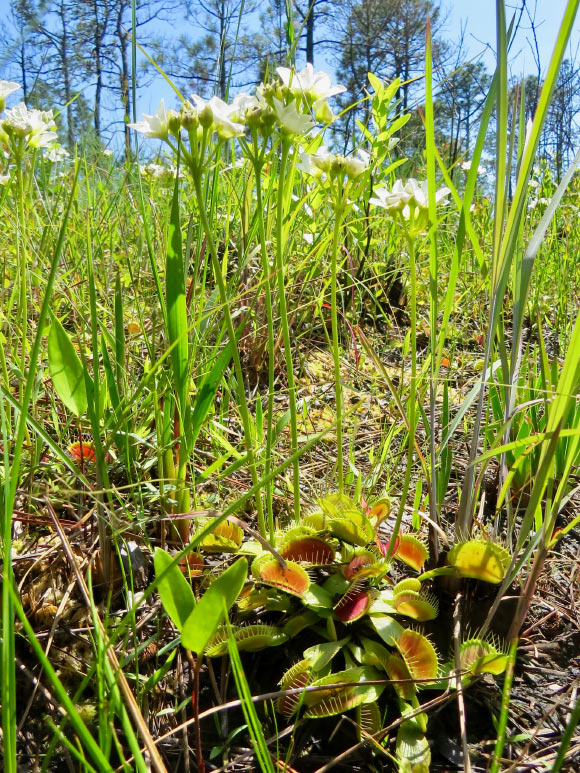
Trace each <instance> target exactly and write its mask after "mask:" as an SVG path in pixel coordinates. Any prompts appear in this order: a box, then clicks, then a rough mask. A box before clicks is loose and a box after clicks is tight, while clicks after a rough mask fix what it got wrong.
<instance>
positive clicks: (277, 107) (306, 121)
mask: <svg viewBox="0 0 580 773" xmlns="http://www.w3.org/2000/svg"><path fill="white" fill-rule="evenodd" d="M272 102H273V107H274V112H275V113H276V118H277V119H278V123H279V124H280V128H281V129H282V131H284V132H286V133H287V134H306V132H307V131H310V129H312V128H313V126H314V125H315V124H314V121H313V120H312V119H311V118H310V116H308V115H300V114H299V113H298V111H297V110H296V102H291V103H290V104H289V105H284V104H283V103H282V102H280V100H279V99H276V97H273V99H272Z"/></svg>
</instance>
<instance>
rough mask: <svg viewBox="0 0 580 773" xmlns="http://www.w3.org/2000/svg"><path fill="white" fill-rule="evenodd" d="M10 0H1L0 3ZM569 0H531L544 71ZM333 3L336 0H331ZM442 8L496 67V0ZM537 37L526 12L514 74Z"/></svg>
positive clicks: (579, 31)
mask: <svg viewBox="0 0 580 773" xmlns="http://www.w3.org/2000/svg"><path fill="white" fill-rule="evenodd" d="M4 2H6V0H0V5H1V4H2V3H4ZM507 3H508V7H507V10H506V15H507V21H508V24H509V21H510V19H511V16H512V14H513V12H514V10H513V9H514V7H515V8H517V7H519V6H520V4H521V2H520V0H507ZM566 3H567V0H527V3H526V5H527V6H529V7H530V13H531V14H532V18H534V19H535V25H536V35H537V39H538V47H539V51H540V62H541V66H542V71H545V69H546V67H547V64H548V61H549V59H550V55H551V52H552V49H553V46H554V42H555V40H556V37H557V34H558V28H559V26H560V23H561V21H562V17H563V15H564V10H565V8H566ZM330 5H332V0H330ZM441 7H442V11H443V13H444V15H445V17H446V22H445V27H444V37H446V38H447V39H449V40H451V41H458V40H459V38H460V36H461V33H462V30H463V31H464V45H465V51H466V56H465V58H468V57H474V58H479V57H482V58H483V60H484V62H485V63H486V65H487V67H488V68H489V69H490V70H493V68H494V66H495V56H494V50H495V37H496V30H495V0H442V1H441ZM579 41H580V16H579V18H578V20H577V22H576V31H575V34H574V36H573V40H572V42H571V46H570V55H571V56H573V55H574V51H575V49H576V46H578V43H579ZM532 45H533V37H532V34H531V25H530V22H529V18H528V17H527V16H526V15H524V17H523V18H522V21H521V24H520V29H519V32H518V35H517V38H516V41H515V43H514V45H513V47H512V50H511V55H510V66H511V72H512V74H513V75H514V76H520V75H521V74H522V73H530V72H536V65H535V63H534V57H533V54H532ZM299 64H302V63H301V62H299ZM315 65H316V67H317V69H326V70H327V71H329V72H332V70H333V67H332V63H331V62H330V61H327V60H326V59H325V57H324V55H319V57H318V59H317V60H316V61H315ZM167 93H168V91H167V85H166V84H164V83H163V82H161V81H160V82H159V83H156V84H154V85H153V87H152V88H150V89H148V93H147V94H146V95H142V97H141V109H142V110H144V111H145V112H154V111H155V110H156V108H157V106H158V104H159V100H160V98H161V97H162V96H163V95H164V94H167Z"/></svg>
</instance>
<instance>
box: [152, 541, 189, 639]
mask: <svg viewBox="0 0 580 773" xmlns="http://www.w3.org/2000/svg"><path fill="white" fill-rule="evenodd" d="M153 565H154V566H155V577H156V578H157V588H158V590H159V595H160V596H161V603H162V604H163V608H164V609H165V611H166V612H167V614H168V615H169V618H170V619H171V621H172V622H173V623H174V624H175V626H176V628H177V629H178V631H179V632H181V631H182V630H183V626H184V625H185V622H186V620H187V619H188V617H189V616H190V615H191V614H192V612H193V611H194V609H195V596H194V595H193V590H192V589H191V585H190V584H189V583H188V582H187V580H186V579H185V577H184V576H183V574H182V573H181V570H180V568H179V567H178V566H177V564H176V562H175V561H174V560H173V558H172V557H171V556H170V555H169V553H167V552H166V551H165V550H161V548H156V550H155V553H154V555H153Z"/></svg>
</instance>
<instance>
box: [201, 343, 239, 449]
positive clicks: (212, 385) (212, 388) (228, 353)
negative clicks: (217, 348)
mask: <svg viewBox="0 0 580 773" xmlns="http://www.w3.org/2000/svg"><path fill="white" fill-rule="evenodd" d="M239 332H240V333H241V330H240V331H239ZM231 359H232V345H231V343H230V342H228V344H227V345H226V347H225V348H224V349H223V351H222V352H221V353H220V354H219V356H218V358H217V359H216V362H215V365H214V366H213V368H212V369H211V371H210V372H209V374H208V375H207V377H206V379H205V380H204V382H203V384H202V385H201V387H200V390H199V392H198V394H197V397H196V399H195V406H194V408H193V414H192V417H191V437H190V444H191V445H192V446H193V444H194V443H195V441H196V439H197V436H198V435H199V431H200V429H201V427H202V424H203V422H204V420H205V418H206V416H207V414H208V412H209V409H210V407H211V404H212V402H213V400H214V398H215V395H216V392H217V390H218V387H219V384H220V381H221V379H222V376H223V375H224V371H225V369H226V368H227V366H228V364H229V362H230V360H231Z"/></svg>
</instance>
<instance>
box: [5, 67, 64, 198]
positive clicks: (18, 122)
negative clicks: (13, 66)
mask: <svg viewBox="0 0 580 773" xmlns="http://www.w3.org/2000/svg"><path fill="white" fill-rule="evenodd" d="M19 88H20V85H19V84H18V83H13V82H12V81H0V112H3V113H4V114H3V115H2V116H1V117H0V142H1V143H3V144H4V146H5V148H6V149H7V150H8V151H9V152H8V155H7V157H10V155H11V154H12V153H14V154H15V155H16V156H20V155H21V154H22V152H23V151H24V150H26V149H27V148H32V149H33V150H37V149H38V148H44V149H46V150H48V152H49V154H50V153H57V154H58V160H61V159H62V158H63V154H64V153H66V151H64V149H62V148H60V145H59V144H58V135H57V133H56V123H55V121H54V116H53V114H52V110H35V109H29V108H28V107H27V106H26V105H25V104H24V102H19V103H18V104H17V105H16V106H15V107H12V108H8V109H6V110H5V107H6V97H7V96H9V95H10V94H12V93H13V92H15V91H18V89H19ZM49 160H51V161H54V160H57V159H56V157H55V158H52V157H50V156H49ZM9 180H10V175H9V174H6V175H3V176H2V180H1V181H0V182H1V183H2V184H3V185H5V184H6V183H7V182H8V181H9Z"/></svg>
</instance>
